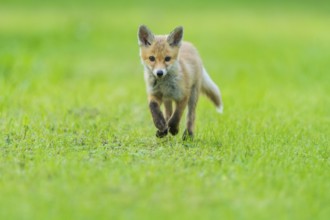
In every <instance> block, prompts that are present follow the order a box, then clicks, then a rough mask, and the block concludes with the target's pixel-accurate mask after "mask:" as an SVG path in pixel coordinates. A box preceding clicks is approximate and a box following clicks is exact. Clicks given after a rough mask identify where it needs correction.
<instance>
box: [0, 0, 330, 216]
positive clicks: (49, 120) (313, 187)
mask: <svg viewBox="0 0 330 220" xmlns="http://www.w3.org/2000/svg"><path fill="white" fill-rule="evenodd" d="M16 2H19V1H16ZM149 3H150V2H149ZM117 4H118V5H117V6H116V7H112V6H111V5H109V4H106V3H104V5H105V6H104V5H103V4H102V5H101V6H95V7H89V6H88V5H87V6H86V5H78V4H77V5H75V6H74V7H73V6H70V7H61V4H59V5H57V6H56V5H53V6H49V5H48V6H47V5H42V6H38V5H25V6H24V5H23V6H22V5H21V4H19V3H17V4H16V3H12V4H9V3H8V4H7V5H4V6H3V7H0V219H156V218H158V219H327V218H328V217H329V216H330V209H329V204H330V192H329V189H330V181H329V180H330V172H329V168H330V161H329V153H330V152H329V134H330V128H329V124H330V110H329V109H330V98H329V94H330V87H329V82H330V75H329V69H330V62H329V61H330V44H329V42H330V29H329V23H330V15H329V14H327V13H325V12H324V11H323V10H322V8H321V7H320V8H313V9H311V10H310V9H308V7H306V8H305V9H304V8H295V7H289V6H288V7H286V6H282V8H281V7H280V6H279V7H277V8H276V10H275V9H274V8H272V7H266V6H260V7H251V8H247V7H239V6H226V7H220V6H219V5H214V7H212V5H208V6H207V7H203V10H199V4H200V3H196V5H195V6H194V4H195V3H194V2H191V5H190V6H189V7H184V5H178V9H173V8H171V7H169V6H167V7H164V8H160V7H156V6H153V5H152V3H150V5H148V7H145V5H142V6H139V5H138V4H137V3H136V5H132V6H130V7H127V6H120V5H119V3H117ZM142 23H144V24H147V25H148V26H149V27H150V28H151V29H152V30H154V32H155V33H162V34H163V33H168V32H169V31H171V30H172V29H173V28H174V27H175V26H176V25H183V26H184V27H185V39H186V40H188V41H191V42H193V43H194V44H195V45H196V46H197V48H198V49H199V51H200V54H201V56H202V58H203V61H204V64H205V66H206V68H207V69H208V72H209V73H210V75H211V76H212V78H213V79H214V81H215V82H216V83H217V84H218V85H219V86H220V88H221V90H222V93H223V99H224V103H225V113H224V115H218V114H217V113H216V111H215V108H214V107H213V106H212V104H211V103H210V102H209V101H208V100H207V99H206V98H205V97H201V99H200V103H199V105H198V112H197V122H196V126H197V127H196V138H195V140H194V141H193V142H182V141H181V134H182V130H183V128H184V122H182V123H181V125H182V126H181V132H180V134H179V135H178V136H176V137H167V138H164V139H156V137H155V128H154V126H153V123H152V120H151V116H150V113H149V111H148V104H147V98H146V92H145V85H144V81H143V74H142V72H143V68H142V66H141V64H140V60H139V57H138V46H137V36H136V34H137V28H138V25H139V24H142Z"/></svg>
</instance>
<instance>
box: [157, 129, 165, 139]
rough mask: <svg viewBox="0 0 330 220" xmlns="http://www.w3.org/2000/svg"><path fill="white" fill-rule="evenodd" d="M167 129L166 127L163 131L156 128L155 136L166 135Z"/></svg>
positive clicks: (161, 136)
mask: <svg viewBox="0 0 330 220" xmlns="http://www.w3.org/2000/svg"><path fill="white" fill-rule="evenodd" d="M167 133H168V129H167V128H166V129H165V130H164V131H160V130H157V132H156V137H158V138H163V137H165V136H166V135H167Z"/></svg>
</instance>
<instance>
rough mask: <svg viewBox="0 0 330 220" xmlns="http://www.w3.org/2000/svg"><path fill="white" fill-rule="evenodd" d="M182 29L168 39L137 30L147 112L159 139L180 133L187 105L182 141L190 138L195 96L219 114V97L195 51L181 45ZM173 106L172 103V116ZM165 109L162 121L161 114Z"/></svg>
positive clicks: (188, 46)
mask: <svg viewBox="0 0 330 220" xmlns="http://www.w3.org/2000/svg"><path fill="white" fill-rule="evenodd" d="M182 37H183V27H177V28H175V29H174V30H173V31H172V32H171V33H170V34H169V35H167V36H160V35H157V36H155V35H153V34H152V32H151V31H150V30H149V29H148V28H147V27H146V26H144V25H141V26H140V27H139V31H138V39H139V46H140V56H141V60H142V64H143V65H144V78H145V81H146V84H147V93H148V99H149V108H150V111H151V115H152V118H153V121H154V124H155V126H156V128H157V129H158V130H157V132H156V136H157V137H159V138H161V137H164V136H166V135H167V133H168V131H169V132H170V133H171V134H172V135H176V134H177V133H178V132H179V123H180V119H181V116H182V114H183V112H184V110H185V108H186V106H187V105H188V113H187V127H186V130H185V131H184V133H183V137H182V138H183V140H186V139H187V138H193V134H194V121H195V110H196V104H197V101H198V96H199V94H200V93H201V92H202V93H204V94H205V95H206V96H207V97H208V98H210V99H211V101H212V102H213V103H214V104H215V106H216V108H217V111H218V112H219V113H222V111H223V104H222V100H221V94H220V91H219V89H218V87H217V86H216V84H215V83H214V82H213V81H212V80H211V78H210V76H209V75H208V74H207V72H206V70H205V68H204V67H203V64H202V60H201V58H200V57H199V55H198V52H197V50H196V48H195V47H194V46H193V45H192V44H190V43H188V42H182ZM172 102H174V103H175V110H174V112H173V109H172ZM162 103H164V106H165V117H164V115H163V113H162V111H161V110H160V106H161V104H162Z"/></svg>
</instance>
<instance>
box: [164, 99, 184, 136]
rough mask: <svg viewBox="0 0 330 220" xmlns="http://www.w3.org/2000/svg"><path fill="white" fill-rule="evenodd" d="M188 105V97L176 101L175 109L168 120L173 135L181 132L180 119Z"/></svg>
mask: <svg viewBox="0 0 330 220" xmlns="http://www.w3.org/2000/svg"><path fill="white" fill-rule="evenodd" d="M186 106H187V98H184V99H183V100H181V101H178V102H176V106H175V111H174V113H173V115H172V117H171V118H170V120H169V121H168V127H169V130H170V133H171V134H172V135H176V134H178V132H179V125H180V120H181V117H182V113H183V112H184V109H185V108H186Z"/></svg>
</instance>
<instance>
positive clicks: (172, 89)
mask: <svg viewBox="0 0 330 220" xmlns="http://www.w3.org/2000/svg"><path fill="white" fill-rule="evenodd" d="M152 94H154V95H157V96H161V97H162V98H164V99H172V100H175V101H180V100H182V99H183V98H184V92H183V89H182V88H181V87H180V85H179V84H178V83H177V82H173V81H161V82H159V81H155V82H154V83H153V85H152Z"/></svg>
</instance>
